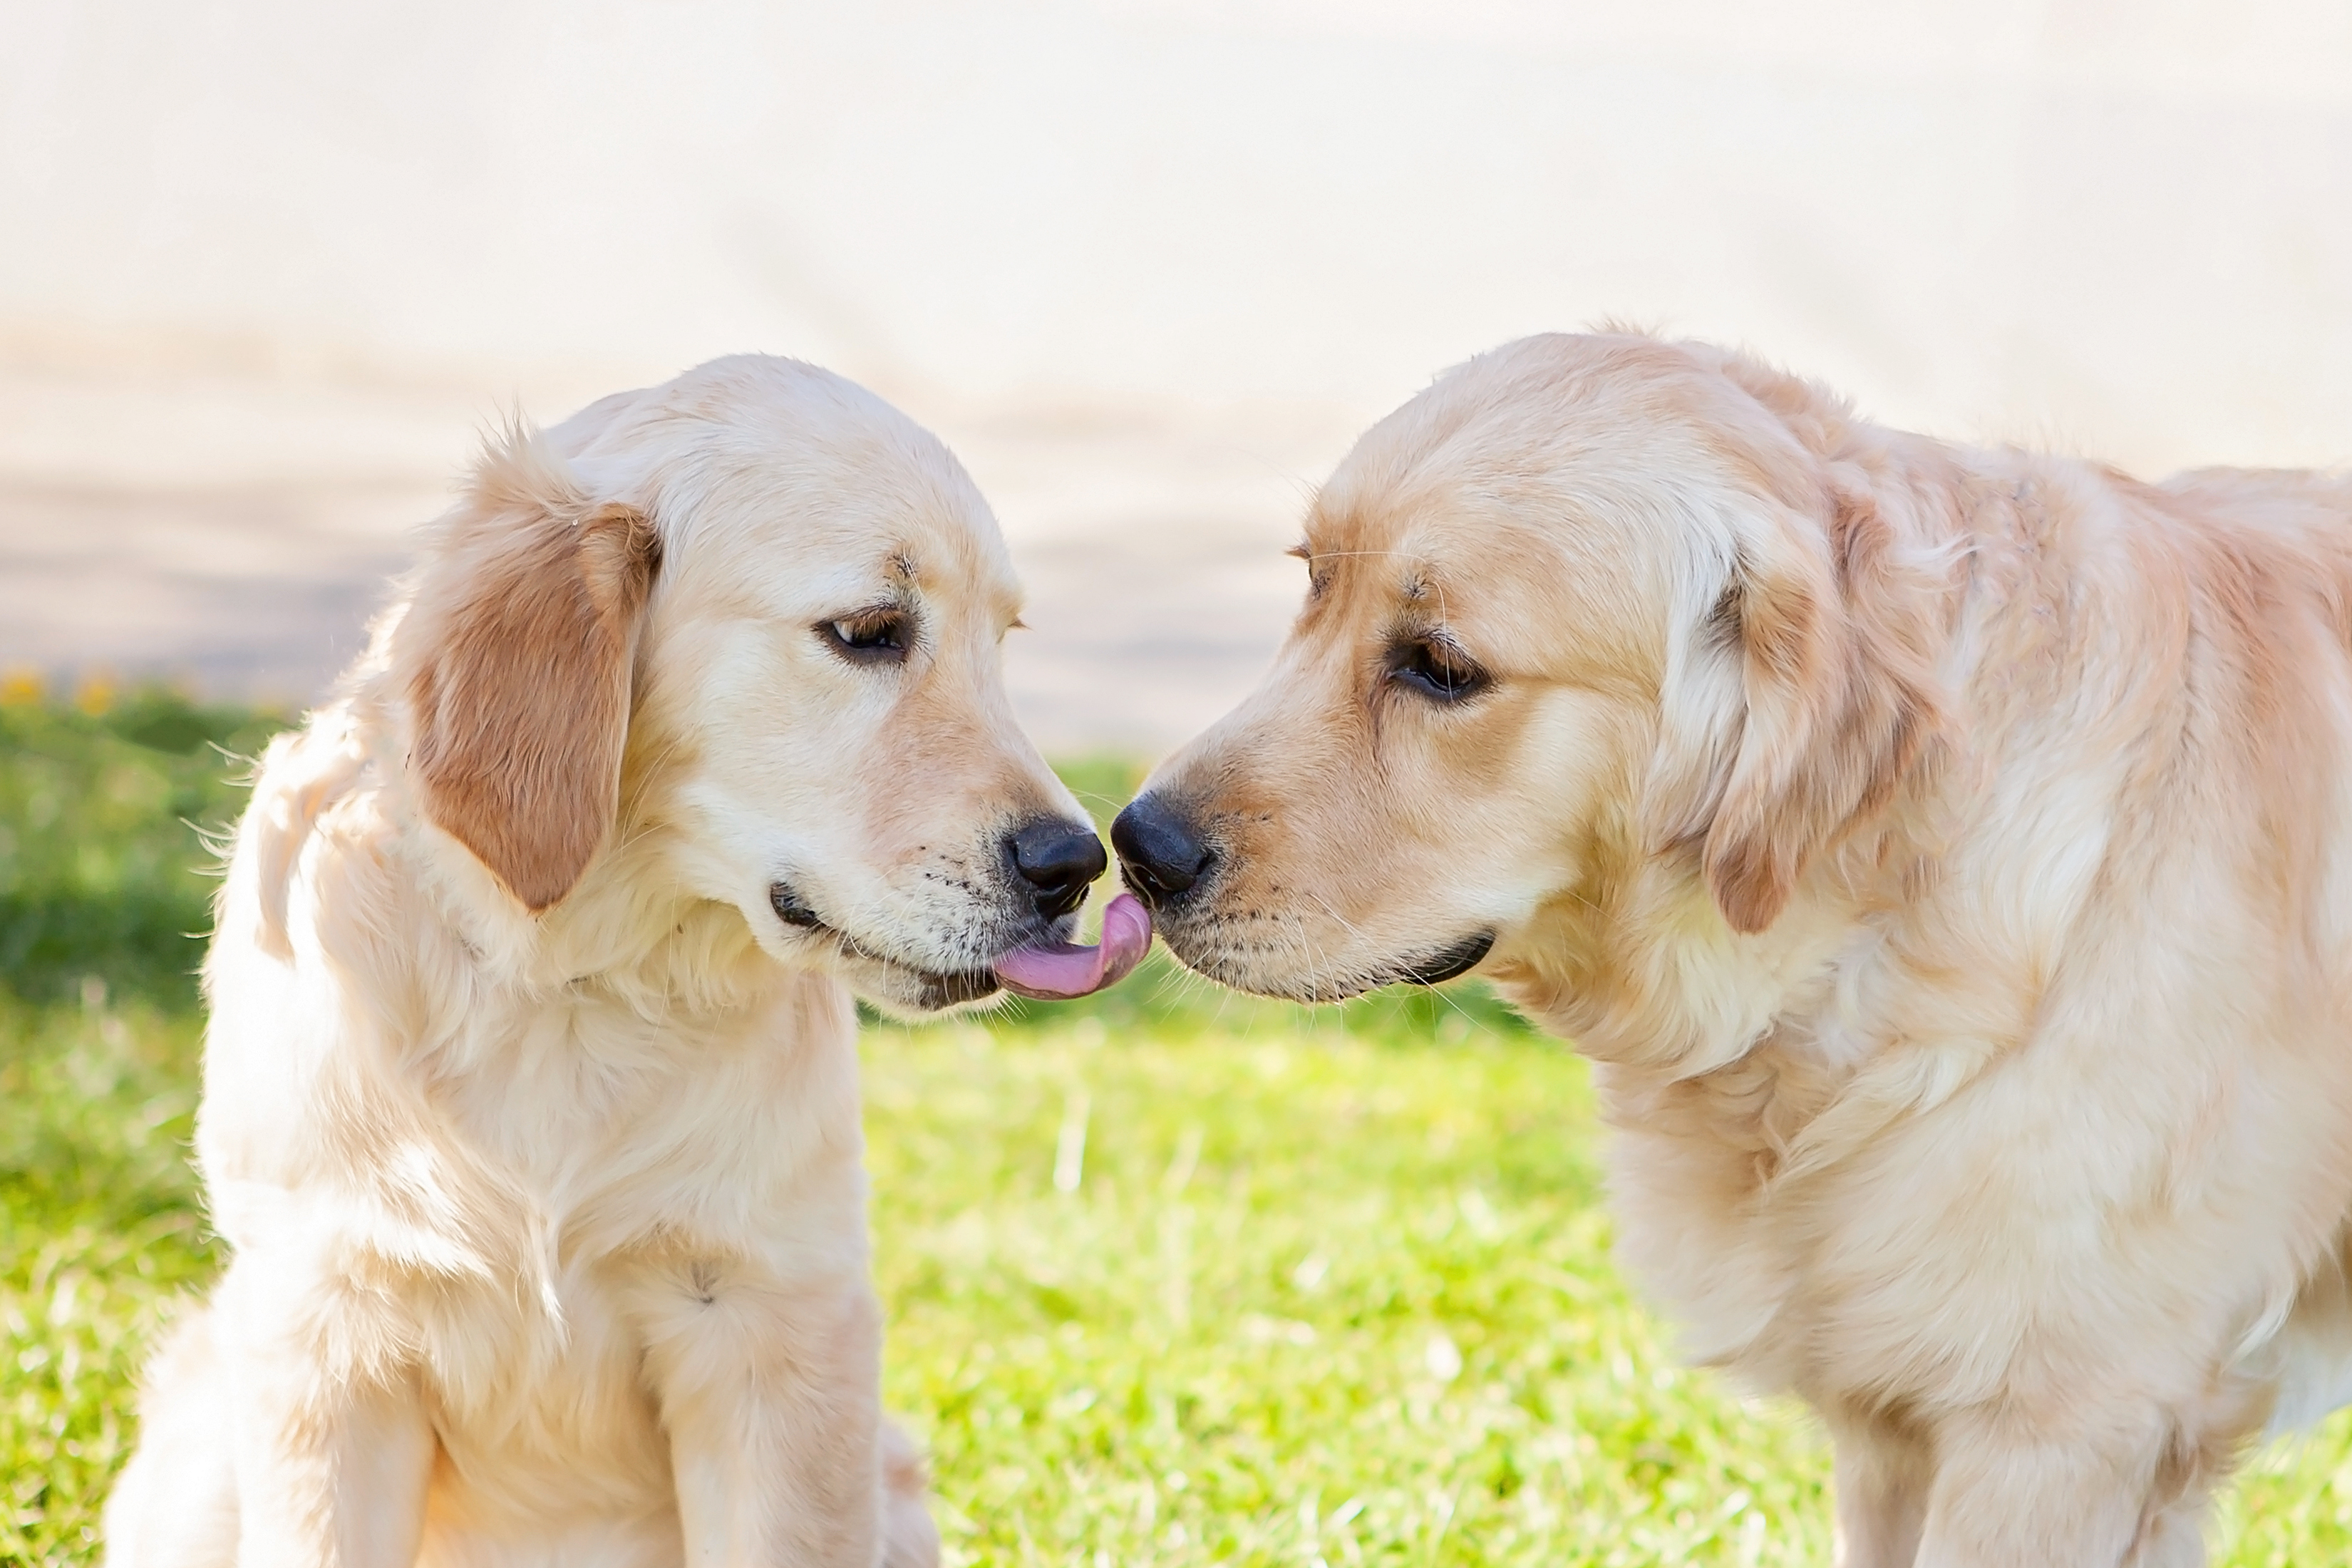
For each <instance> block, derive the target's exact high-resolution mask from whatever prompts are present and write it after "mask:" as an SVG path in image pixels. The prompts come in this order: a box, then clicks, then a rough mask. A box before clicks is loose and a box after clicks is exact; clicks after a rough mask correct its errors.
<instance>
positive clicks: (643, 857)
mask: <svg viewBox="0 0 2352 1568" xmlns="http://www.w3.org/2000/svg"><path fill="white" fill-rule="evenodd" d="M397 700H398V695H397V691H396V689H395V688H394V683H393V681H392V679H391V677H390V676H389V674H388V673H387V672H386V671H385V670H384V669H383V668H382V667H381V665H380V664H378V663H375V662H374V661H370V662H368V663H363V664H362V666H361V667H360V668H358V669H356V670H355V671H354V672H353V674H352V678H351V679H349V680H348V681H347V682H346V684H345V687H344V689H343V690H342V692H341V694H340V695H339V696H338V697H337V699H335V700H332V701H331V702H330V703H329V704H327V705H326V706H324V707H322V708H321V709H320V710H318V711H317V712H316V713H314V714H313V715H312V716H311V718H310V722H309V723H308V725H307V726H306V727H305V728H304V729H303V730H302V731H300V732H299V734H297V735H294V736H290V737H288V738H287V739H285V740H283V741H281V742H278V744H277V745H276V746H274V747H273V748H272V751H271V752H270V755H269V758H268V761H267V762H266V763H265V764H264V768H263V773H262V776H261V778H260V780H259V789H258V791H257V800H256V803H255V805H256V810H255V811H254V813H253V814H252V816H251V817H250V818H249V821H250V823H251V825H252V826H251V827H250V828H249V831H252V832H253V833H254V836H255V838H256V843H255V845H254V851H255V853H256V854H257V857H258V858H259V861H260V864H259V866H258V867H257V871H258V873H259V876H260V879H261V888H260V889H259V890H260V894H261V907H262V911H263V921H262V924H263V931H262V933H261V941H262V945H263V947H264V949H265V951H272V952H278V953H280V954H281V955H284V956H290V955H291V952H292V951H293V950H292V946H291V945H290V942H289V934H288V930H287V922H288V921H289V920H290V919H292V918H294V911H292V910H289V896H290V895H291V894H292V892H293V889H294V884H295V883H296V882H297V881H298V880H299V878H300V873H301V867H302V862H303V858H304V849H305V847H306V845H307V843H308V841H309V840H310V837H311V836H312V835H313V834H316V833H322V832H331V833H340V834H352V835H357V836H359V837H363V838H365V839H366V840H368V841H369V848H370V849H371V851H372V853H371V854H370V855H369V856H368V857H367V858H366V860H365V862H363V863H365V864H369V865H371V866H372V867H373V868H374V874H375V875H379V876H383V877H385V878H387V879H393V880H396V881H399V882H403V883H405V884H406V895H405V896H404V897H399V898H396V899H395V900H392V901H391V903H390V904H389V905H387V906H383V907H393V908H398V907H405V908H407V909H409V910H411V911H412V916H413V918H414V919H415V920H416V921H417V922H418V923H419V924H420V925H421V926H423V927H425V928H426V929H425V930H423V931H418V932H417V933H416V934H417V935H418V936H419V937H420V938H424V939H425V941H424V949H425V950H424V951H415V952H404V951H401V950H400V947H399V944H398V943H397V942H391V943H385V942H371V943H370V944H369V946H368V948H367V950H366V951H364V952H358V953H351V954H336V955H335V956H336V957H337V958H338V959H339V960H341V961H343V962H357V963H363V964H366V965H368V966H369V967H372V968H375V969H377V970H379V971H383V970H385V969H387V968H390V967H392V966H394V965H402V964H407V963H455V964H456V965H457V966H458V967H459V968H461V969H462V970H463V971H465V978H466V981H467V984H465V985H464V986H463V987H462V993H463V994H471V995H474V996H478V997H482V998H485V999H488V997H490V996H492V995H495V996H497V997H498V998H499V1000H500V1002H501V1004H502V1005H504V1006H517V1005H520V1006H523V1007H525V1008H528V1006H529V1005H530V1004H531V1002H532V1001H533V999H537V1000H538V1001H541V1002H544V1003H546V1004H548V1005H559V1004H560V1005H575V1004H576V1003H577V1002H578V1001H579V1000H580V999H582V998H583V997H584V996H592V995H593V996H598V997H602V998H604V1000H605V1001H606V1002H608V1003H609V1004H610V1005H617V1006H619V1007H622V1008H624V1009H625V1010H626V1011H628V1012H630V1013H633V1014H634V1015H635V1016H638V1017H639V1018H642V1019H644V1020H645V1021H646V1022H648V1023H655V1024H662V1025H666V1026H676V1027H681V1028H683V1027H690V1026H696V1025H701V1026H720V1025H722V1024H723V1022H724V1020H725V1019H727V1018H729V1017H730V1016H740V1015H742V1014H744V1013H745V1012H746V1011H748V1010H751V1009H754V1008H757V1007H760V1006H761V1005H763V1004H764V1003H766V1002H768V1001H770V1000H771V999H772V997H773V996H774V995H775V994H776V993H777V992H778V990H779V989H780V987H782V986H784V985H786V984H789V983H791V982H793V980H795V979H799V978H808V979H811V980H814V978H815V977H797V976H794V975H793V974H792V973H791V972H789V971H787V970H785V969H783V968H782V966H780V965H779V964H778V963H776V961H775V960H774V959H772V958H771V957H770V956H769V955H767V954H766V953H764V952H761V950H760V948H759V946H758V944H757V943H756V942H754V940H753V939H752V936H751V931H749V929H748V928H747V927H746V926H745V924H744V921H743V917H742V915H741V913H740V911H739V910H736V909H734V908H733V907H732V906H730V905H723V904H717V903H712V902H710V901H709V900H705V899H702V898H699V897H697V896H695V895H694V894H692V893H691V892H689V891H688V889H685V888H683V887H681V886H680V885H678V883H677V879H675V877H673V876H671V875H669V874H668V873H667V869H666V867H665V865H664V856H665V850H666V839H667V827H666V826H664V823H663V812H662V810H661V799H662V794H661V781H660V776H659V770H658V769H657V768H647V767H633V768H631V769H630V770H629V776H628V778H627V781H626V784H625V789H624V793H623V798H622V803H621V811H620V814H619V817H618V821H617V823H616V825H615V826H614V830H613V832H612V834H611V837H610V838H609V839H608V841H607V843H606V845H605V847H604V850H603V851H602V852H601V853H600V854H599V855H597V857H596V858H594V860H593V861H592V863H591V864H590V866H589V867H588V868H587V870H586V872H585V873H584V874H583V877H582V878H581V880H580V882H579V884H578V885H577V886H576V887H574V888H573V889H572V892H571V893H570V894H569V895H568V896H566V897H565V898H564V899H563V900H561V901H560V902H559V903H557V904H556V905H554V906H553V907H551V908H550V909H549V910H545V911H543V912H541V913H538V914H533V913H531V912H530V911H529V910H525V909H523V907H522V906H521V905H520V902H518V901H517V900H515V898H514V897H513V896H512V895H511V894H510V893H509V892H508V891H507V890H506V889H504V888H503V887H501V886H500V885H499V882H498V879H496V878H495V877H494V876H492V875H491V874H490V872H489V871H488V868H485V867H484V866H483V865H482V864H481V862H480V861H479V860H478V859H477V858H475V857H474V856H473V855H472V854H471V853H470V852H469V851H468V850H467V848H466V847H465V846H463V845H461V844H459V843H458V842H457V840H456V839H454V838H452V837H450V836H449V835H447V834H446V833H444V832H443V831H441V830H440V829H439V828H438V827H436V826H434V825H433V824H432V822H431V821H429V820H428V819H427V817H426V816H425V812H424V811H423V809H422V808H421V805H420V804H419V801H418V798H417V794H416V792H415V788H414V787H413V785H412V783H411V781H410V780H409V778H408V776H407V772H406V766H405V757H404V742H403V740H402V733H403V726H402V725H401V724H400V723H399V722H398V721H397V717H398V710H397V708H396V706H395V704H396V702H397ZM307 892H308V896H310V897H312V898H317V897H319V896H320V893H321V890H320V889H307ZM436 933H437V935H438V936H439V937H440V938H442V939H443V940H440V941H433V940H431V939H432V937H433V935H435V934H436ZM386 934H387V935H388V934H390V933H386ZM379 978H380V979H382V980H384V981H389V980H391V979H392V978H393V976H392V975H391V974H389V973H380V974H379ZM821 983H822V984H826V985H829V986H833V987H835V988H839V983H838V982H835V981H830V980H825V981H822V982H821ZM843 1010H846V1009H845V1008H844V1009H843Z"/></svg>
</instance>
